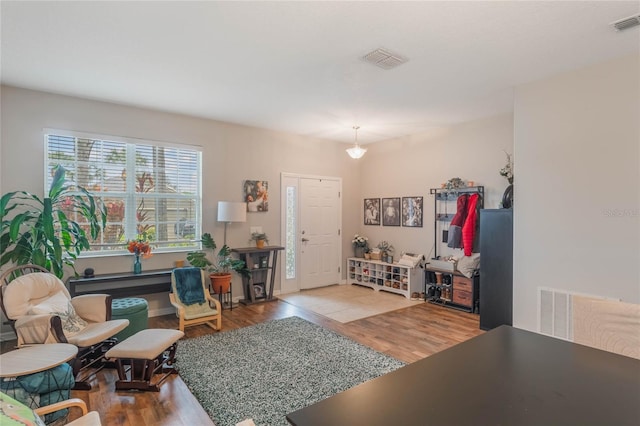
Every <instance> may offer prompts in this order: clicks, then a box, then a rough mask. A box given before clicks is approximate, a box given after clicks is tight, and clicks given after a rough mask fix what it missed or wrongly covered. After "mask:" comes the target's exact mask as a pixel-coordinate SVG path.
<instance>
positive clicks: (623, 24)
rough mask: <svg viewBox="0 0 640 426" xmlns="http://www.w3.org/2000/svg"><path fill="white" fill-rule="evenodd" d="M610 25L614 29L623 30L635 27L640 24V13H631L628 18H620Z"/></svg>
mask: <svg viewBox="0 0 640 426" xmlns="http://www.w3.org/2000/svg"><path fill="white" fill-rule="evenodd" d="M611 25H613V27H614V28H615V29H616V31H624V30H628V29H629V28H633V27H637V26H639V25H640V15H633V16H629V17H628V18H624V19H620V20H619V21H616V22H614V23H612V24H611Z"/></svg>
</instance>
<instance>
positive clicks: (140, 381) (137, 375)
mask: <svg viewBox="0 0 640 426" xmlns="http://www.w3.org/2000/svg"><path fill="white" fill-rule="evenodd" d="M177 345H178V344H177V342H176V343H174V344H172V345H171V346H169V347H168V348H167V349H166V350H165V351H164V352H162V353H161V354H160V355H158V357H157V358H155V359H152V360H150V359H132V358H118V359H116V369H117V371H118V381H117V382H116V390H141V391H152V392H159V391H160V385H161V384H162V382H164V381H165V380H166V379H167V377H169V375H171V374H177V370H176V369H175V368H174V367H173V363H174V361H175V356H176V348H177ZM158 373H163V376H162V377H161V378H160V379H159V380H157V381H156V382H155V383H151V380H152V379H153V375H154V374H158Z"/></svg>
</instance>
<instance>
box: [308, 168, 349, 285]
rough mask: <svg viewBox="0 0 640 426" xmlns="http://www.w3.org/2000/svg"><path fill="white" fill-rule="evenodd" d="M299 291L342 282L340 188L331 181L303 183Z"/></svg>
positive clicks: (315, 179) (311, 179) (313, 180)
mask: <svg viewBox="0 0 640 426" xmlns="http://www.w3.org/2000/svg"><path fill="white" fill-rule="evenodd" d="M300 195H301V199H300V200H301V202H300V207H301V210H300V242H301V244H300V266H301V268H300V279H301V281H300V288H303V289H304V288H315V287H322V286H327V285H331V284H337V283H338V282H339V281H340V271H339V269H340V258H339V257H338V247H339V243H340V227H339V222H340V220H339V219H340V218H339V214H340V208H339V205H340V187H339V182H338V181H336V180H331V179H317V178H302V179H301V180H300Z"/></svg>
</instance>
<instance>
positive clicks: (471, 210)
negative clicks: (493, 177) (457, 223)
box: [462, 194, 480, 256]
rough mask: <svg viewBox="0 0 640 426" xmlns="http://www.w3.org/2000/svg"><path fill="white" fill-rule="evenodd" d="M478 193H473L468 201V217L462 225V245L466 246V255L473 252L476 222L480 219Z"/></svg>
mask: <svg viewBox="0 0 640 426" xmlns="http://www.w3.org/2000/svg"><path fill="white" fill-rule="evenodd" d="M479 197H480V196H479V195H478V194H472V195H471V196H470V197H469V201H468V202H467V219H466V220H465V221H464V225H463V226H462V247H464V255H465V256H471V253H472V252H473V238H474V237H475V234H476V222H477V220H478V211H477V209H476V207H477V205H478V198H479Z"/></svg>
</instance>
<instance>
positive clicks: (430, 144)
mask: <svg viewBox="0 0 640 426" xmlns="http://www.w3.org/2000/svg"><path fill="white" fill-rule="evenodd" d="M504 151H506V152H509V153H511V152H513V117H512V116H511V115H510V114H509V115H501V116H497V117H490V118H486V119H482V120H476V121H472V122H468V123H464V124H460V125H457V126H453V127H450V128H447V129H436V130H434V131H433V132H431V133H425V134H421V135H414V136H408V137H405V138H401V139H396V140H392V141H387V142H381V143H377V144H375V145H373V146H371V148H370V149H369V151H368V152H367V154H366V155H365V156H364V158H363V160H364V161H363V162H362V176H361V178H360V179H361V186H362V197H363V198H390V197H410V196H422V197H424V223H423V227H422V228H407V227H402V226H401V227H389V226H370V225H367V226H364V225H363V224H362V210H363V205H362V200H360V204H359V205H358V208H359V210H360V231H359V232H360V233H362V234H363V235H365V236H367V237H368V238H369V243H370V245H372V246H375V245H377V244H378V242H380V241H381V240H386V241H389V242H390V243H391V244H393V246H394V247H395V248H396V254H395V257H396V259H397V258H398V257H399V255H400V251H406V252H412V253H422V254H424V255H425V256H427V255H428V254H429V253H431V252H432V250H433V245H434V229H433V219H434V199H433V196H431V195H429V188H439V187H440V184H441V183H443V182H446V181H447V180H449V179H451V178H453V177H460V178H461V179H464V180H473V181H474V182H476V185H483V186H485V207H487V208H497V207H498V205H499V203H500V201H501V200H502V194H503V192H504V190H505V188H506V187H507V185H508V182H507V180H506V179H505V178H503V177H502V176H500V174H499V170H500V169H501V168H502V167H504V165H505V164H506V155H505V152H504ZM451 208H453V209H455V204H451ZM438 254H439V255H440V254H443V255H446V254H454V255H458V256H461V255H462V251H461V250H457V251H452V250H447V249H446V247H445V246H444V245H442V244H440V245H439V246H438Z"/></svg>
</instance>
